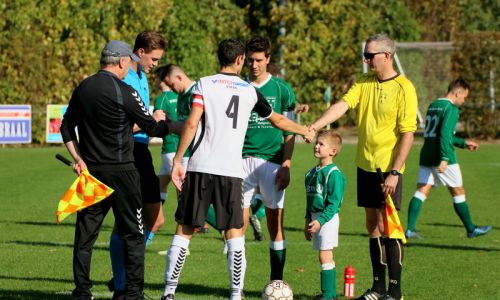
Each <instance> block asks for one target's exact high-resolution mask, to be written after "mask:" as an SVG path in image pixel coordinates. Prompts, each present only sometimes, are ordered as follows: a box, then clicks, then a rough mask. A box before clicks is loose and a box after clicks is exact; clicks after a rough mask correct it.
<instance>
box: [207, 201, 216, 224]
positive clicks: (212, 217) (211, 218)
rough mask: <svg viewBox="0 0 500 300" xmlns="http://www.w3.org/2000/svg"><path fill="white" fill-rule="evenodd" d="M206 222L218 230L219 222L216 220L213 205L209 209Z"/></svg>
mask: <svg viewBox="0 0 500 300" xmlns="http://www.w3.org/2000/svg"><path fill="white" fill-rule="evenodd" d="M205 221H206V222H207V223H208V224H209V225H210V226H212V227H213V228H216V229H217V220H216V218H215V209H214V206H213V205H212V204H210V206H209V207H208V212H207V218H206V219H205Z"/></svg>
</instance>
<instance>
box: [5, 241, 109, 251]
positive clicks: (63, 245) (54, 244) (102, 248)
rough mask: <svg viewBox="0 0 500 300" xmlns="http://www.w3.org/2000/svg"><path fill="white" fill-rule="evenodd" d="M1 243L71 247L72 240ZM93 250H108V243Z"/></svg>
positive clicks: (6, 242)
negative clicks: (64, 241)
mask: <svg viewBox="0 0 500 300" xmlns="http://www.w3.org/2000/svg"><path fill="white" fill-rule="evenodd" d="M2 243H3V244H14V245H24V246H44V247H68V248H71V249H73V242H71V243H62V242H46V241H36V242H34V241H31V242H30V241H5V242H2ZM92 249H93V250H94V251H95V250H106V251H109V245H107V244H106V245H105V246H101V245H94V247H93V248H92Z"/></svg>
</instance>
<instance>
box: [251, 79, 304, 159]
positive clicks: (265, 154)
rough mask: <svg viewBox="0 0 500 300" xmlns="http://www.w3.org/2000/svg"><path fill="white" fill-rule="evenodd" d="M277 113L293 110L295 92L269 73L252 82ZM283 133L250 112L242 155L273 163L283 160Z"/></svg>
mask: <svg viewBox="0 0 500 300" xmlns="http://www.w3.org/2000/svg"><path fill="white" fill-rule="evenodd" d="M252 85H253V86H254V87H255V88H256V89H257V90H258V91H259V92H260V93H261V94H262V95H263V96H264V98H266V100H267V102H269V104H270V105H271V107H272V108H273V111H274V112H276V113H279V114H284V113H286V112H293V110H294V109H295V94H294V92H293V90H292V88H291V87H290V85H289V84H288V83H287V82H285V81H284V80H282V79H279V78H276V77H274V76H272V75H269V78H268V79H267V80H266V81H265V82H264V83H262V84H260V85H255V84H252ZM284 134H285V135H291V133H283V132H282V131H281V130H279V129H277V128H274V127H273V126H272V125H271V123H269V121H268V120H266V119H264V118H261V117H259V115H257V113H256V112H252V114H251V115H250V119H249V121H248V129H247V132H246V135H245V142H244V145H243V157H245V156H254V157H259V158H262V159H264V160H267V161H271V162H273V163H277V164H281V163H282V162H283V135H284Z"/></svg>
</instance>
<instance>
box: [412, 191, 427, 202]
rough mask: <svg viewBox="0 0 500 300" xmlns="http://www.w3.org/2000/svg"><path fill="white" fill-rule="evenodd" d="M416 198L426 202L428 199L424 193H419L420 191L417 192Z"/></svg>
mask: <svg viewBox="0 0 500 300" xmlns="http://www.w3.org/2000/svg"><path fill="white" fill-rule="evenodd" d="M413 197H414V198H417V199H418V200H420V201H422V202H424V201H425V199H427V197H426V196H425V194H424V193H422V192H419V191H415V194H414V195H413Z"/></svg>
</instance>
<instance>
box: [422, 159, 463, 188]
mask: <svg viewBox="0 0 500 300" xmlns="http://www.w3.org/2000/svg"><path fill="white" fill-rule="evenodd" d="M417 182H418V183H420V184H430V185H432V186H435V187H437V186H439V185H444V186H449V187H461V186H463V182H462V172H461V171H460V166H459V165H458V164H453V165H448V167H447V168H446V169H445V170H444V172H443V173H438V171H437V167H425V166H420V167H419V168H418V180H417Z"/></svg>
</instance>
